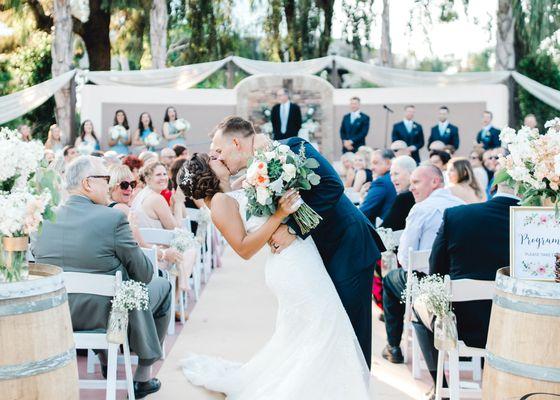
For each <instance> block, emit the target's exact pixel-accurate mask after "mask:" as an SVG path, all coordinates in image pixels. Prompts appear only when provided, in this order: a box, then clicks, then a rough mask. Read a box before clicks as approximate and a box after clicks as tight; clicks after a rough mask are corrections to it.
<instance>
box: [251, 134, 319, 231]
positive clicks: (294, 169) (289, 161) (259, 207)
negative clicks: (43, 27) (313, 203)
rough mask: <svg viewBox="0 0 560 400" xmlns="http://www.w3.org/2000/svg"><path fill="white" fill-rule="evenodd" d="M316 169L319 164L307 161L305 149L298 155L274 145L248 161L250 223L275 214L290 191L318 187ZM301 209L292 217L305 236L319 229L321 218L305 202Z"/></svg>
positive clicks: (288, 148) (302, 203)
mask: <svg viewBox="0 0 560 400" xmlns="http://www.w3.org/2000/svg"><path fill="white" fill-rule="evenodd" d="M317 167H319V163H318V162H317V160H315V159H314V158H307V157H306V155H305V148H304V147H303V145H302V146H301V147H300V151H299V153H298V154H296V153H294V152H293V151H292V150H291V149H290V147H289V146H286V145H284V144H280V143H279V142H276V141H275V142H273V143H272V144H271V146H270V147H269V148H267V149H265V150H261V151H259V152H257V154H256V155H255V157H254V158H253V159H252V160H251V161H249V166H248V169H247V178H246V179H245V181H243V188H244V189H245V193H246V194H247V198H248V203H247V219H249V218H250V217H251V216H257V217H265V216H270V215H272V214H274V212H275V211H276V207H277V204H278V200H279V199H280V198H281V197H282V196H283V195H284V194H285V193H286V192H287V191H288V190H290V189H295V190H300V189H303V190H310V189H311V187H312V186H315V185H318V184H319V182H320V180H321V177H320V176H319V175H317V174H316V173H315V172H313V169H315V168H317ZM298 207H299V208H298V210H297V211H296V212H295V213H294V214H293V216H294V219H295V221H296V223H297V224H298V226H299V228H300V230H301V232H302V233H304V234H305V233H308V232H310V231H311V230H312V229H314V228H315V227H316V226H317V225H319V223H320V222H321V220H322V218H321V216H320V215H319V214H317V213H316V212H315V211H314V210H313V209H312V208H311V207H309V206H308V205H307V204H305V203H304V202H303V201H302V202H301V203H300V204H299V205H298Z"/></svg>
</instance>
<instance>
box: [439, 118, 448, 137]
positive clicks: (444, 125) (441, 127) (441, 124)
mask: <svg viewBox="0 0 560 400" xmlns="http://www.w3.org/2000/svg"><path fill="white" fill-rule="evenodd" d="M448 126H449V121H447V120H446V121H445V122H441V121H438V129H439V133H440V134H441V135H443V134H444V133H445V130H446V129H447V127H448Z"/></svg>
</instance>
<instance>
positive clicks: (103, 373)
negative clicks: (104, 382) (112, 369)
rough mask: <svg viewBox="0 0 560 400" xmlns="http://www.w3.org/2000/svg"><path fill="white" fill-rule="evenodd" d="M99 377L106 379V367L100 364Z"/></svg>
mask: <svg viewBox="0 0 560 400" xmlns="http://www.w3.org/2000/svg"><path fill="white" fill-rule="evenodd" d="M101 375H102V376H103V378H105V379H107V366H106V365H103V364H101Z"/></svg>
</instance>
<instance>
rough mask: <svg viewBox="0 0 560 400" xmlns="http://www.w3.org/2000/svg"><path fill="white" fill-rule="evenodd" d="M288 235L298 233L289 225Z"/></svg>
mask: <svg viewBox="0 0 560 400" xmlns="http://www.w3.org/2000/svg"><path fill="white" fill-rule="evenodd" d="M288 233H289V234H290V235H297V233H296V231H295V230H294V229H293V228H292V227H291V226H289V225H288Z"/></svg>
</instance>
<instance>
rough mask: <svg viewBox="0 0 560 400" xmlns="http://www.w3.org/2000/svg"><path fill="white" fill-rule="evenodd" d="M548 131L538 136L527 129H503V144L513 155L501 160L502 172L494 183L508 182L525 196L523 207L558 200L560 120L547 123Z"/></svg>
mask: <svg viewBox="0 0 560 400" xmlns="http://www.w3.org/2000/svg"><path fill="white" fill-rule="evenodd" d="M545 127H546V128H548V131H547V132H546V133H545V134H544V135H539V132H538V130H537V129H531V128H528V127H526V126H524V127H522V128H521V129H520V130H519V131H517V132H516V131H515V130H514V129H511V128H508V127H506V128H504V129H503V130H502V132H501V134H500V139H501V140H502V144H503V145H504V146H505V147H507V149H508V150H509V152H510V154H509V155H508V156H506V157H500V159H499V163H500V166H501V167H502V170H501V171H500V172H499V173H498V174H497V176H496V179H495V183H502V182H507V183H509V184H510V185H511V186H514V187H515V188H516V189H517V190H518V192H519V193H520V194H521V195H522V196H523V204H524V205H541V204H542V202H543V199H551V200H552V201H553V202H557V201H558V200H559V190H560V118H555V119H554V120H551V121H548V122H547V123H546V124H545Z"/></svg>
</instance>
